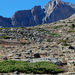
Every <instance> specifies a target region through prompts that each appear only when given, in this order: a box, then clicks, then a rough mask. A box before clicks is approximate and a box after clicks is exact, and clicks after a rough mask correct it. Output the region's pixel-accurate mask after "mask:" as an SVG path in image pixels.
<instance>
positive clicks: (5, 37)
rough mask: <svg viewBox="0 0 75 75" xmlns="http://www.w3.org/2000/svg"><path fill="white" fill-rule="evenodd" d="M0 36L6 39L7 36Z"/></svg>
mask: <svg viewBox="0 0 75 75" xmlns="http://www.w3.org/2000/svg"><path fill="white" fill-rule="evenodd" d="M0 37H1V38H3V39H8V38H9V37H7V36H0Z"/></svg>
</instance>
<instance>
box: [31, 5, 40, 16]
mask: <svg viewBox="0 0 75 75" xmlns="http://www.w3.org/2000/svg"><path fill="white" fill-rule="evenodd" d="M31 13H32V15H37V14H40V13H41V6H40V5H39V6H34V7H33V8H32V9H31Z"/></svg>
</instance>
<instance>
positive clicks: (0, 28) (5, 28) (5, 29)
mask: <svg viewBox="0 0 75 75" xmlns="http://www.w3.org/2000/svg"><path fill="white" fill-rule="evenodd" d="M2 29H5V30H6V29H10V28H0V30H2Z"/></svg>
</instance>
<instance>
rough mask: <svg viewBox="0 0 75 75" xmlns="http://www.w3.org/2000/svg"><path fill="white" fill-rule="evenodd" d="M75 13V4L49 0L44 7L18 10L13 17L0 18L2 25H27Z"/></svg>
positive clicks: (48, 21)
mask: <svg viewBox="0 0 75 75" xmlns="http://www.w3.org/2000/svg"><path fill="white" fill-rule="evenodd" d="M74 13H75V4H71V3H67V2H63V1H61V0H52V1H49V2H48V3H47V4H46V5H45V6H44V8H43V9H41V6H34V7H33V8H32V9H31V10H21V11H17V12H16V13H15V14H14V15H13V16H12V17H11V19H10V18H5V19H7V20H6V21H5V20H3V19H0V26H4V27H5V26H10V24H11V25H12V26H14V27H19V26H21V27H27V26H35V25H38V24H44V23H51V22H55V21H58V20H61V19H65V18H68V17H70V16H71V15H72V14H74Z"/></svg>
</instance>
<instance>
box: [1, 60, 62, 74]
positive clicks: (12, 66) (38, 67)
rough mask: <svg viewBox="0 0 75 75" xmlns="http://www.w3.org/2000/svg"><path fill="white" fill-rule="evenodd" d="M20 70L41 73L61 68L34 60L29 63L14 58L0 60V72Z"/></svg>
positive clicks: (53, 71)
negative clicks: (34, 61)
mask: <svg viewBox="0 0 75 75" xmlns="http://www.w3.org/2000/svg"><path fill="white" fill-rule="evenodd" d="M14 71H18V72H22V73H27V74H29V73H34V74H43V73H45V74H46V73H48V74H50V73H53V74H56V73H60V72H63V70H61V69H58V67H57V65H54V64H52V63H50V62H45V61H42V62H36V63H29V62H25V61H15V60H6V61H3V62H0V73H8V72H14Z"/></svg>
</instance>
